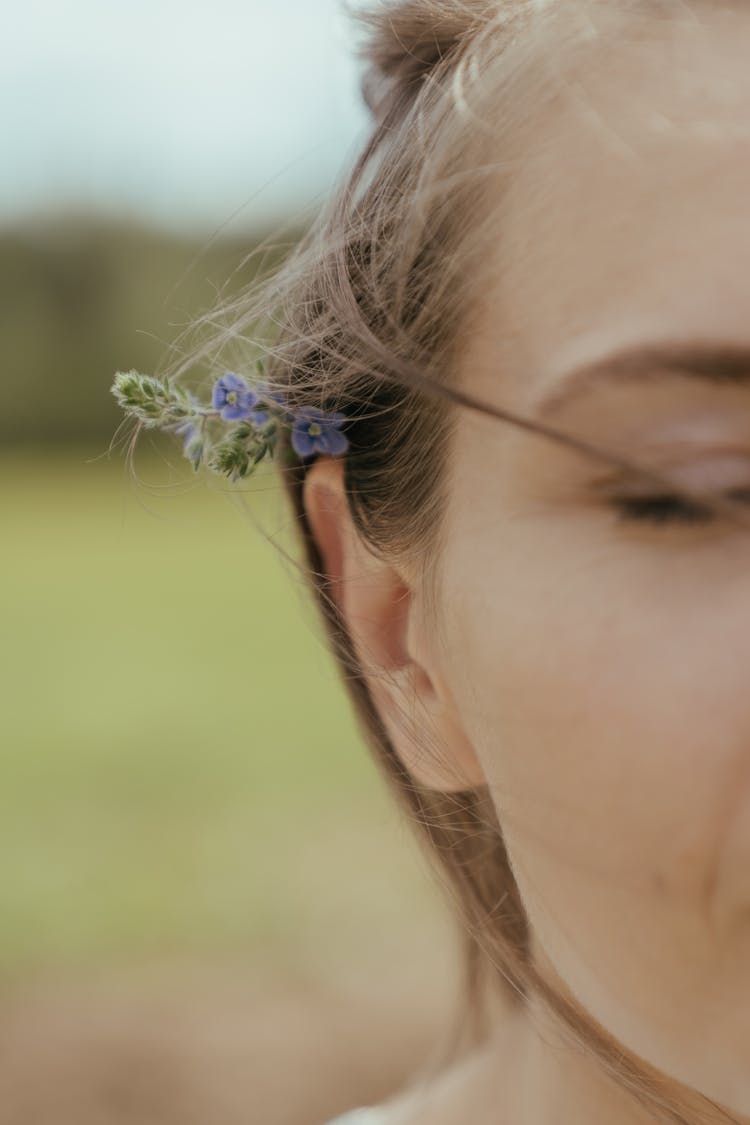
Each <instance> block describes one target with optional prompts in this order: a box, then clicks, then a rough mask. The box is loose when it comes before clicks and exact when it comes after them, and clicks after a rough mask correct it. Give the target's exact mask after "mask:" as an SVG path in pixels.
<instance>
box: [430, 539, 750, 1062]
mask: <svg viewBox="0 0 750 1125" xmlns="http://www.w3.org/2000/svg"><path fill="white" fill-rule="evenodd" d="M545 534H546V533H545ZM511 538H512V539H513V542H509V540H508V538H507V537H506V538H505V539H503V538H502V536H500V537H498V539H497V541H496V542H494V543H493V542H492V538H491V537H490V538H489V539H488V540H487V542H485V543H484V545H482V544H481V543H479V542H478V539H477V536H476V535H475V536H474V539H473V543H472V551H471V554H470V555H469V554H468V553H465V554H462V552H461V548H458V553H457V554H456V555H454V557H452V558H449V565H448V569H447V570H446V577H447V580H448V582H449V584H450V586H451V594H450V597H449V598H448V599H447V600H448V602H449V604H450V605H451V612H450V627H449V630H448V639H449V651H451V652H454V653H460V654H461V659H460V660H456V661H455V668H454V669H452V675H453V679H452V683H453V685H454V690H455V694H456V703H457V706H458V709H459V711H460V714H461V718H462V721H463V723H464V724H465V727H466V729H467V731H468V732H469V735H470V737H471V738H472V740H473V742H474V745H475V747H476V749H477V752H478V754H479V756H480V758H481V760H482V762H483V765H484V767H485V770H486V773H487V776H488V780H489V783H490V785H491V788H492V792H493V795H494V799H495V804H496V807H497V809H498V814H499V818H500V822H501V824H502V826H503V831H504V833H505V837H506V843H507V846H508V852H509V856H510V859H511V863H512V865H513V867H514V870H515V872H516V877H517V879H518V883H519V887H520V890H521V894H522V897H523V899H524V902H525V904H526V907H527V910H528V912H529V915H530V919H531V922H532V926H533V928H534V930H535V932H536V933H537V934H538V936H539V939H540V941H541V944H542V946H543V948H544V949H545V952H546V953H547V955H548V956H549V958H550V960H551V961H552V963H553V964H554V965H555V967H556V969H557V971H558V972H559V974H560V976H561V977H562V978H563V979H564V980H565V981H567V982H568V983H569V984H570V986H571V987H572V988H573V989H574V991H575V992H576V993H577V995H578V996H579V997H580V999H581V1000H582V1001H583V1003H584V1006H585V1007H586V1008H587V1009H588V1010H589V1011H590V1012H591V1013H592V1014H593V1015H594V1016H595V1017H596V1018H599V1019H600V1022H602V1023H603V1024H604V1025H605V1026H607V1027H609V1028H610V1029H611V1030H612V1031H613V1033H615V1034H616V1035H617V1034H619V1036H620V1037H621V1039H622V1041H623V1042H626V1043H629V1044H630V1045H631V1047H633V1048H634V1049H635V1050H642V1051H645V1050H646V1049H648V1051H649V1053H650V1054H651V1055H652V1056H653V1057H659V1055H660V1052H661V1053H662V1060H663V1061H664V1062H665V1063H668V1062H670V1061H673V1060H669V1059H667V1058H665V1057H664V1054H663V1045H664V1043H665V1042H667V1041H669V1040H670V1037H672V1040H673V1039H674V1036H675V1035H677V1034H679V1033H681V1027H680V1025H679V1024H673V1022H672V1021H674V1020H675V1019H676V1018H677V1013H679V1020H680V1021H683V1020H684V1018H685V1001H684V997H685V995H686V994H687V995H690V996H692V997H694V998H695V1005H696V1007H695V1011H694V1012H693V1016H694V1018H695V1021H698V1022H694V1024H693V1027H694V1028H697V1027H699V1026H700V1020H701V1016H702V1012H701V1008H702V1005H706V1006H707V1007H708V1006H710V1004H711V1003H715V1002H716V996H717V992H719V991H721V990H722V989H723V988H724V987H725V986H726V987H727V988H729V986H730V978H729V975H727V978H726V980H720V979H718V978H717V967H716V966H717V951H718V945H717V943H720V944H721V945H722V949H723V952H724V953H727V956H726V957H725V958H724V960H723V961H722V966H723V968H725V969H727V970H728V969H729V965H730V963H731V956H730V955H729V951H730V950H731V948H733V947H732V946H731V944H730V943H731V942H732V941H733V940H734V939H735V938H737V939H739V937H740V936H742V937H744V943H745V944H744V948H745V949H746V948H747V946H746V942H747V936H748V935H747V932H746V926H747V918H748V907H749V906H750V796H749V794H750V693H749V692H748V686H747V685H748V682H749V681H748V674H747V672H746V671H745V670H746V669H749V668H750V583H748V581H746V580H745V581H744V588H745V593H744V596H743V595H742V593H741V588H740V583H738V582H737V581H735V582H734V584H728V585H726V586H725V587H724V591H723V594H722V595H717V596H714V597H707V596H706V595H707V589H706V586H705V583H704V582H703V579H702V578H700V579H699V576H698V571H697V570H696V569H692V570H691V569H690V568H689V567H685V566H683V567H682V569H681V570H676V571H673V572H671V573H670V572H669V571H668V570H667V569H666V564H663V563H660V562H659V561H658V559H659V556H658V553H656V554H654V550H656V551H657V552H658V548H655V549H654V548H652V549H651V552H652V553H651V554H650V555H649V554H646V555H644V556H642V559H645V560H647V561H645V562H644V561H642V560H638V561H636V562H635V563H634V562H633V557H632V556H627V554H623V553H622V552H620V553H619V554H618V550H617V548H616V547H610V548H608V549H607V550H605V551H600V552H598V553H597V552H592V551H591V550H589V551H587V550H586V549H585V544H581V543H579V544H578V550H576V549H575V544H574V543H573V542H572V541H571V539H570V535H568V542H567V545H565V544H566V539H565V535H564V533H563V532H561V534H560V536H559V537H558V539H557V540H556V541H553V538H550V539H549V541H547V540H545V538H544V536H543V535H541V534H540V535H532V534H529V535H528V536H525V537H524V536H523V535H522V534H521V533H520V532H519V531H518V528H516V530H515V531H514V533H513V536H512V537H511ZM458 541H460V542H463V543H465V542H467V540H466V539H463V540H460V539H459V540H458ZM452 542H454V543H455V542H457V540H456V539H455V538H454V539H452ZM640 550H644V548H640ZM566 552H567V554H566ZM595 555H596V557H594V556H595ZM552 560H554V562H553V561H552ZM628 560H629V561H628ZM467 568H470V570H467ZM660 568H661V569H660ZM467 573H471V574H472V576H473V579H472V581H471V582H466V581H465V578H464V580H459V576H462V575H463V576H465V575H466V574H467ZM451 575H453V576H455V579H454V580H453V581H451ZM740 920H741V924H742V927H743V928H744V929H745V932H744V934H743V935H740V934H739V932H738V933H735V928H736V927H739V925H740ZM735 946H736V949H737V950H739V948H740V943H739V942H735ZM676 951H679V952H678V953H676ZM735 967H736V966H735ZM744 974H745V976H746V977H748V972H747V969H744ZM734 983H735V985H736V980H735V982H734ZM747 983H748V996H750V979H748V981H747ZM660 1036H663V1037H664V1038H660ZM699 1047H700V1044H699V1042H698V1041H696V1043H695V1049H696V1051H698V1050H699Z"/></svg>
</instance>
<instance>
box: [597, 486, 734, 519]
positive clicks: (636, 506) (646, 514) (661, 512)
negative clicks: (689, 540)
mask: <svg viewBox="0 0 750 1125" xmlns="http://www.w3.org/2000/svg"><path fill="white" fill-rule="evenodd" d="M725 495H726V496H727V497H728V498H730V499H733V500H739V501H745V502H747V503H750V486H749V487H743V488H735V489H732V490H731V491H730V492H727V493H725ZM609 504H610V506H611V507H612V508H614V510H615V511H616V512H617V515H618V517H619V519H620V520H621V521H624V522H632V523H636V522H639V523H650V524H656V525H660V524H661V525H663V524H679V523H682V524H700V523H703V524H705V523H710V522H711V521H712V520H715V519H716V518H717V517H716V514H715V513H714V512H712V511H711V508H710V506H709V505H708V504H700V503H698V502H696V501H693V500H686V499H683V498H682V497H681V496H678V495H675V494H669V493H663V494H654V495H652V496H614V497H612V498H611V499H610V501H609Z"/></svg>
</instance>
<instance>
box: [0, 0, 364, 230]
mask: <svg viewBox="0 0 750 1125" xmlns="http://www.w3.org/2000/svg"><path fill="white" fill-rule="evenodd" d="M0 14H2V17H3V18H2V27H3V35H2V37H1V38H0V151H1V152H2V154H3V162H2V174H0V223H3V224H9V223H11V224H12V223H13V222H15V221H17V220H19V219H21V220H28V219H30V218H32V219H33V217H34V216H38V215H42V214H44V215H48V214H53V213H56V212H59V211H65V212H71V211H75V212H77V213H86V214H94V213H96V214H100V215H106V216H113V217H123V218H124V217H127V218H136V219H138V218H140V219H145V220H146V221H149V222H152V223H155V224H156V225H160V226H165V227H168V228H170V229H174V230H181V231H182V230H184V231H192V232H195V231H198V230H201V231H204V230H205V231H215V230H216V229H217V228H218V227H219V226H222V227H223V228H224V230H225V233H228V232H231V233H234V232H236V231H238V230H240V229H243V228H246V227H252V226H253V225H257V224H258V223H265V222H269V221H270V222H275V221H277V220H283V219H285V218H288V217H289V215H290V213H294V214H300V215H303V214H306V213H307V212H306V209H308V208H310V207H313V208H314V207H315V206H316V204H318V203H319V202H320V201H321V200H322V199H324V198H325V195H326V194H327V192H328V191H330V189H331V187H332V186H333V184H334V182H335V181H336V178H337V177H338V176H339V175H340V174H341V172H342V171H343V170H344V169H345V167H346V166H347V165H348V163H350V162H351V161H352V160H353V158H354V155H355V153H356V149H357V146H358V144H359V143H361V140H362V139H363V137H364V131H365V130H366V128H367V117H366V111H365V108H364V105H363V103H362V101H361V97H360V94H359V90H358V80H359V76H360V68H359V63H358V61H357V59H356V55H355V46H356V42H355V35H354V31H353V29H352V28H351V26H350V24H349V23H348V22H347V20H346V18H345V15H344V12H343V8H342V6H341V4H340V3H339V2H338V0H202V2H197V0H65V2H61V0H24V2H23V3H22V4H21V3H19V2H18V0H16V2H15V3H10V2H9V0H0Z"/></svg>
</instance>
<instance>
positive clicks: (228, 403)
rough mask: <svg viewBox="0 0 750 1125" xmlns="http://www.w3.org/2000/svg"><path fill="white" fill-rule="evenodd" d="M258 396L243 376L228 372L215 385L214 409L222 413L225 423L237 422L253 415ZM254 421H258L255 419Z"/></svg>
mask: <svg viewBox="0 0 750 1125" xmlns="http://www.w3.org/2000/svg"><path fill="white" fill-rule="evenodd" d="M257 401H258V396H257V395H256V394H255V392H254V391H251V390H250V388H249V387H248V385H247V383H246V382H245V380H244V379H243V378H242V376H241V375H235V374H234V373H233V372H232V371H227V373H226V374H225V375H222V376H221V378H220V379H217V380H216V382H215V383H214V390H213V407H214V410H218V411H220V412H221V417H222V418H223V419H224V421H225V422H236V421H237V420H238V419H240V418H249V417H251V415H253V413H254V412H253V407H254V406H255V404H256V402H257ZM253 421H256V419H255V418H253Z"/></svg>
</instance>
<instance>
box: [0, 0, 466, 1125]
mask: <svg viewBox="0 0 750 1125" xmlns="http://www.w3.org/2000/svg"><path fill="white" fill-rule="evenodd" d="M0 7H1V8H2V9H3V10H2V15H3V21H2V26H3V35H2V38H1V39H0V56H1V57H2V62H1V65H0V86H1V88H2V97H0V146H1V147H2V153H3V173H2V176H0V293H1V295H2V300H0V329H1V331H0V348H1V349H2V378H1V379H0V399H1V405H2V408H1V409H0V463H1V466H2V472H1V473H0V490H1V507H2V517H3V533H4V534H3V550H2V555H1V556H0V558H1V561H0V567H1V568H2V573H3V581H2V583H0V623H1V624H2V637H3V644H2V648H1V649H0V664H1V667H0V673H1V675H0V693H1V695H2V700H1V702H2V707H1V709H0V740H1V742H2V784H0V807H1V815H0V1125H6V1123H13V1125H16V1123H21V1122H23V1125H48V1123H49V1125H52V1123H54V1125H74V1123H75V1125H89V1123H90V1125H93V1123H96V1125H125V1123H127V1125H131V1123H132V1125H136V1123H137V1125H152V1123H153V1125H156V1123H159V1125H172V1123H178V1122H179V1123H184V1125H193V1123H195V1125H197V1123H198V1122H200V1123H201V1125H207V1123H214V1122H215V1123H217V1125H218V1123H219V1122H221V1123H222V1125H234V1123H235V1122H237V1123H239V1122H242V1123H243V1125H255V1123H256V1122H257V1123H258V1125H261V1123H262V1125H319V1123H320V1122H322V1121H325V1120H326V1119H327V1118H328V1117H330V1116H333V1115H334V1114H335V1113H338V1112H341V1111H343V1110H345V1109H347V1108H348V1107H350V1106H353V1105H357V1104H366V1103H372V1102H375V1101H377V1100H380V1099H382V1098H385V1097H387V1096H389V1095H390V1094H391V1093H392V1092H393V1091H394V1090H395V1089H396V1088H397V1087H398V1086H399V1085H400V1084H401V1083H402V1082H403V1081H404V1080H405V1079H406V1078H407V1077H408V1076H409V1075H410V1074H411V1073H412V1072H413V1071H414V1070H415V1068H416V1067H418V1066H419V1064H420V1062H421V1060H423V1059H425V1058H427V1057H428V1056H429V1054H430V1051H431V1049H432V1047H433V1044H434V1042H435V1035H436V1032H437V1031H438V1030H439V1029H440V1028H441V1027H442V1026H443V1025H444V1024H445V1022H446V1020H447V1019H448V1017H449V1014H450V1013H451V1012H452V1011H453V1001H454V995H455V992H456V978H457V973H458V964H459V961H458V954H457V951H456V948H455V941H454V937H453V931H452V927H451V925H450V924H449V921H448V919H447V918H446V913H445V908H444V906H443V905H442V900H441V898H440V894H439V891H438V889H437V887H436V884H435V882H434V879H433V877H432V875H431V874H430V872H429V869H428V867H427V863H426V860H424V858H423V856H422V854H421V852H418V850H417V846H416V844H415V843H414V841H413V838H412V834H411V829H410V827H409V826H408V824H406V823H405V822H404V820H403V818H402V816H401V814H400V813H399V812H398V811H397V809H396V807H395V805H394V804H393V803H392V800H391V798H390V796H389V795H388V794H387V793H386V792H385V790H384V786H383V784H382V783H381V781H380V779H379V777H378V775H377V773H376V771H375V768H374V766H373V765H372V764H371V762H370V760H369V757H368V754H367V752H366V749H365V747H364V745H363V743H362V740H361V738H360V735H359V733H358V731H357V728H356V726H355V723H354V720H353V717H352V714H351V712H350V709H349V704H348V701H347V699H346V697H345V695H344V692H343V688H342V686H341V684H340V682H339V680H338V676H337V672H336V669H335V667H334V664H333V661H332V658H331V657H330V656H329V654H328V652H327V649H326V647H325V643H324V640H323V638H322V632H321V630H320V628H319V624H318V621H317V619H316V617H315V614H314V612H313V606H312V603H311V602H310V601H309V599H308V596H307V594H306V591H305V589H304V587H303V585H302V583H301V582H300V579H299V577H298V575H297V574H296V573H295V571H294V568H293V566H290V565H289V563H287V562H285V561H284V558H283V554H282V551H280V550H279V547H281V548H283V550H294V541H293V539H292V538H291V535H290V534H289V532H290V529H289V527H288V526H287V523H288V517H287V513H286V511H285V509H284V507H283V504H282V502H281V498H280V497H279V496H278V494H277V493H276V492H275V491H274V489H273V488H270V487H268V485H269V481H268V480H264V478H263V476H262V474H260V475H259V478H258V483H257V485H256V486H255V487H253V488H252V489H251V490H249V491H248V486H247V483H245V484H244V486H242V487H241V488H239V489H238V488H237V487H234V486H232V485H230V484H229V482H228V481H225V480H224V479H223V478H219V477H218V476H213V477H212V478H211V479H207V477H206V476H205V475H204V474H203V473H201V474H199V475H197V476H196V475H194V474H192V470H191V469H190V466H189V465H188V463H187V462H186V461H184V459H182V457H181V450H180V448H179V443H178V444H174V440H172V439H170V437H169V435H154V434H153V433H151V434H148V433H146V432H144V433H143V434H142V435H141V438H140V441H139V444H138V446H137V447H136V450H135V462H134V467H135V471H136V475H135V477H134V476H133V475H132V474H131V473H130V472H129V470H128V467H127V465H126V456H125V450H124V449H123V447H122V445H118V444H114V445H113V444H112V439H113V437H114V435H115V432H116V430H117V427H118V425H119V423H120V421H121V420H122V415H121V413H120V411H119V409H118V407H117V404H116V403H115V401H114V399H113V397H112V395H111V392H110V387H111V384H112V380H113V376H114V373H115V371H117V370H129V369H131V368H137V369H139V370H141V371H144V372H154V371H156V370H157V369H158V368H159V367H160V366H163V365H164V363H165V361H167V360H169V359H171V358H172V356H171V355H170V345H172V343H173V341H174V340H175V339H176V337H177V336H178V335H179V333H180V332H181V331H183V330H184V328H185V326H186V325H188V324H189V323H190V322H191V321H192V320H194V319H195V318H196V317H197V316H198V315H200V314H201V313H203V312H205V311H206V310H207V309H209V308H211V307H212V305H213V304H214V302H215V301H216V299H217V297H218V296H219V295H221V296H222V297H229V296H231V294H232V292H233V291H235V289H236V288H239V287H240V286H242V285H245V284H246V283H247V282H248V281H249V280H251V276H252V270H253V269H256V268H257V264H258V257H257V255H256V256H255V257H253V255H252V253H251V252H252V250H253V248H254V247H256V246H258V245H259V244H260V243H261V242H262V241H263V240H268V239H269V238H270V239H271V240H272V241H273V239H274V237H275V232H277V230H279V229H280V228H281V227H283V236H282V237H283V240H284V242H285V243H286V244H287V245H292V244H293V242H294V238H295V237H296V236H298V234H299V232H301V231H302V230H303V229H304V228H305V226H306V225H307V224H308V223H309V222H310V221H311V219H312V218H313V217H314V215H315V213H316V211H317V209H318V208H319V207H320V205H321V203H322V202H323V201H324V200H325V198H326V196H327V193H329V192H330V191H331V190H332V188H333V186H334V184H335V182H336V180H337V177H338V176H339V175H340V174H341V172H342V170H343V169H344V168H345V167H346V166H347V165H348V163H349V162H350V161H351V160H352V159H353V158H354V155H355V153H356V151H357V147H358V144H359V143H360V142H361V140H362V139H363V136H364V131H365V130H366V129H367V119H366V116H365V110H364V107H363V104H362V102H361V100H360V95H359V90H358V85H357V83H358V77H359V73H358V63H357V60H356V55H355V50H354V47H355V38H354V33H353V28H352V25H351V24H350V22H349V21H348V20H347V18H346V14H345V11H344V9H343V8H342V7H341V6H340V5H339V3H338V2H337V0H315V3H314V4H313V3H311V2H310V0H276V2H275V3H274V4H273V5H272V4H270V3H268V2H265V3H264V2H262V0H242V2H239V0H212V2H211V3H210V4H209V3H205V2H194V0H181V2H180V3H177V2H176V0H148V2H146V0H130V2H129V3H128V4H127V5H126V4H118V3H115V2H113V0H68V2H67V3H65V4H60V3H55V2H53V0H27V2H26V3H25V4H24V5H18V4H9V3H6V4H3V3H2V2H1V0H0ZM295 232H297V235H295ZM274 252H277V253H283V251H281V250H278V251H274ZM248 255H250V257H249V258H248ZM266 261H267V258H266ZM256 519H257V520H259V522H260V523H261V524H262V527H263V529H264V531H265V534H261V533H260V532H259V531H258V529H257V528H256ZM259 595H260V596H259Z"/></svg>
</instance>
